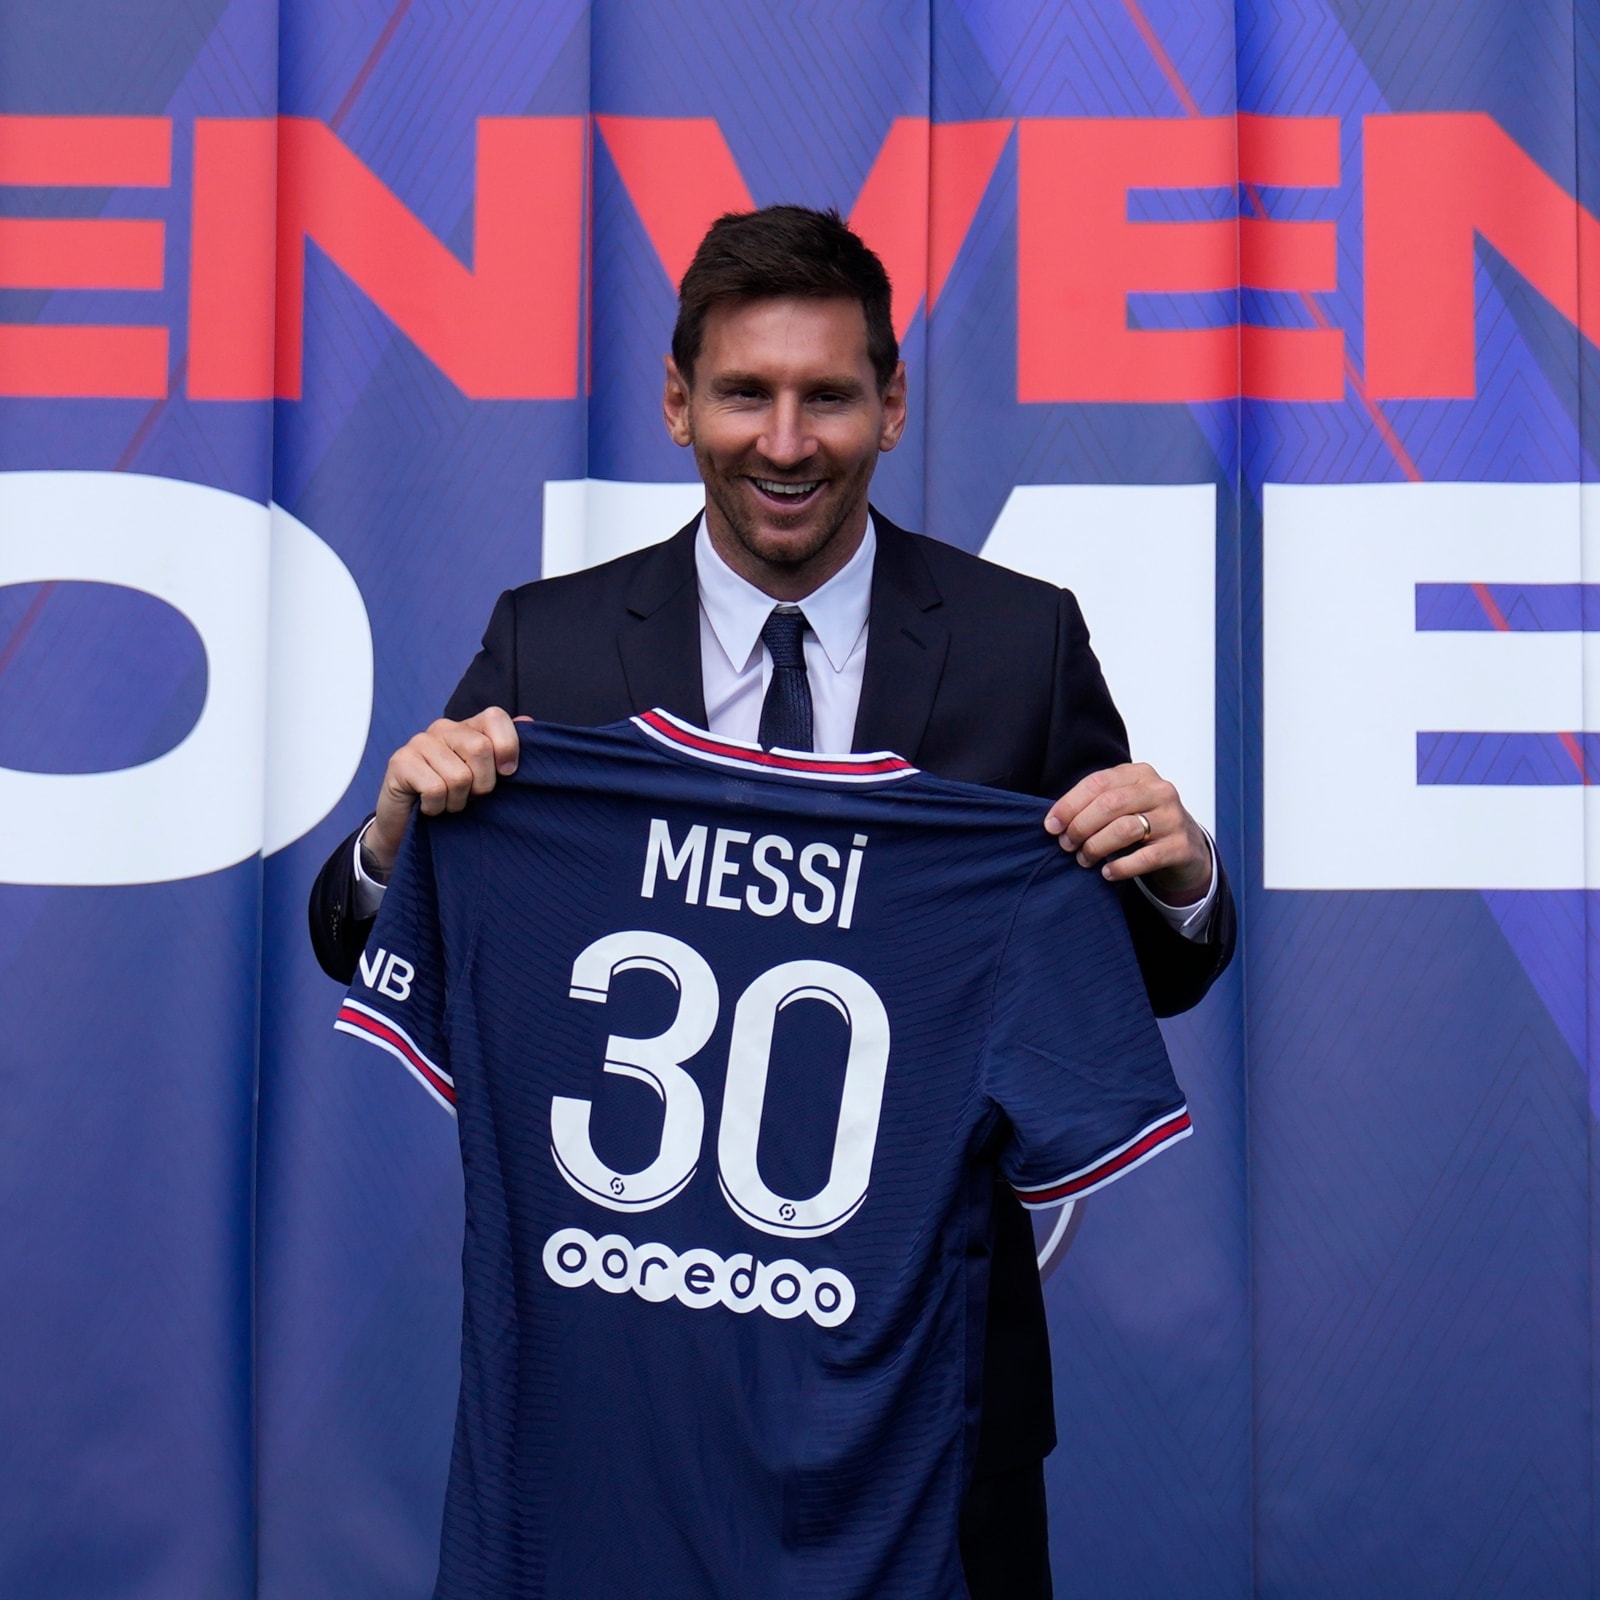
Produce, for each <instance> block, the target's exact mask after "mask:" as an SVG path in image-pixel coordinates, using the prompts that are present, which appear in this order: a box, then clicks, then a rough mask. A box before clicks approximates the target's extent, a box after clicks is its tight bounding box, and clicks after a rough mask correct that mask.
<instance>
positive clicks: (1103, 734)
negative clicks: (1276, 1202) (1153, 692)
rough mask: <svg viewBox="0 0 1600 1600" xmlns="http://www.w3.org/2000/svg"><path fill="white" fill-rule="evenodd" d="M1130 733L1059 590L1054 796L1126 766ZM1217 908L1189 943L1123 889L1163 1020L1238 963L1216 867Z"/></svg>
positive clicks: (1068, 599)
mask: <svg viewBox="0 0 1600 1600" xmlns="http://www.w3.org/2000/svg"><path fill="white" fill-rule="evenodd" d="M1129 759H1130V757H1129V754H1128V734H1127V729H1126V728H1125V727H1124V725H1123V721H1122V717H1121V715H1120V714H1119V713H1118V711H1117V708H1116V705H1115V704H1114V703H1113V702H1112V699H1111V691H1110V690H1109V689H1107V688H1106V681H1105V677H1104V676H1103V674H1102V673H1101V671H1100V663H1099V662H1098V661H1097V660H1096V659H1095V654H1094V650H1093V649H1092V648H1091V646H1090V643H1089V630H1088V627H1087V626H1086V625H1085V623H1084V620H1083V613H1082V611H1080V610H1079V609H1078V602H1077V600H1076V599H1074V597H1073V596H1072V594H1071V592H1070V591H1068V590H1065V589H1063V590H1062V591H1061V603H1060V609H1059V612H1058V615H1057V626H1056V679H1055V689H1054V694H1053V697H1052V702H1051V718H1050V733H1049V742H1048V745H1047V748H1046V754H1045V777H1046V782H1047V785H1048V788H1049V792H1050V793H1051V794H1053V795H1063V794H1065V793H1066V792H1067V790H1068V789H1070V788H1071V787H1072V786H1073V784H1075V783H1077V782H1078V781H1079V780H1080V779H1081V778H1084V777H1087V776H1088V775H1089V773H1091V772H1098V771H1100V770H1101V769H1102V768H1104V767H1114V766H1119V765H1121V763H1123V762H1125V761H1127V760H1129ZM1217 870H1218V874H1219V881H1218V884H1217V906H1216V911H1215V912H1214V914H1213V917H1212V923H1211V930H1210V937H1209V938H1207V939H1206V940H1205V941H1204V942H1202V943H1197V942H1195V941H1194V940H1191V939H1185V938H1184V937H1183V935H1182V934H1181V933H1179V932H1178V931H1177V930H1176V929H1175V928H1173V927H1171V926H1170V925H1169V924H1168V923H1167V922H1166V921H1165V920H1164V919H1163V918H1162V916H1161V913H1160V912H1159V911H1157V910H1156V908H1155V907H1154V906H1152V905H1151V904H1150V902H1149V901H1148V900H1147V899H1146V898H1145V897H1144V896H1143V895H1142V894H1140V893H1139V891H1138V890H1137V889H1136V888H1135V887H1134V886H1133V885H1132V884H1131V883H1125V884H1122V885H1120V886H1119V889H1118V893H1119V895H1120V896H1121V899H1122V911H1123V915H1124V917H1125V918H1126V919H1127V924H1128V932H1129V933H1130V934H1131V935H1132V937H1133V950H1134V954H1135V955H1136V956H1137V957H1138V961H1139V970H1140V972H1141V973H1143V974H1144V982H1145V991H1146V993H1147V994H1148V995H1149V996H1150V1004H1151V1007H1152V1008H1153V1009H1154V1011H1155V1014H1156V1015H1157V1016H1158V1017H1170V1016H1175V1015H1176V1014H1177V1013H1178V1012H1180V1011H1187V1010H1189V1009H1190V1008H1191V1007H1192V1006H1197V1005H1199V1003H1200V1002H1201V1001H1202V1000H1203V999H1204V998H1205V996H1206V992H1207V990H1209V989H1210V987H1211V985H1212V984H1213V983H1215V982H1216V980H1217V979H1218V977H1220V976H1221V974H1222V972H1223V970H1224V969H1225V968H1226V967H1227V965H1228V963H1229V962H1230V961H1231V960H1232V959H1233V949H1234V944H1235V941H1236V937H1237V928H1238V920H1237V917H1236V914H1235V911H1234V905H1233V893H1232V890H1231V888H1230V886H1229V883H1228V875H1227V873H1226V872H1225V871H1223V869H1222V864H1221V860H1220V858H1219V860H1218V864H1217Z"/></svg>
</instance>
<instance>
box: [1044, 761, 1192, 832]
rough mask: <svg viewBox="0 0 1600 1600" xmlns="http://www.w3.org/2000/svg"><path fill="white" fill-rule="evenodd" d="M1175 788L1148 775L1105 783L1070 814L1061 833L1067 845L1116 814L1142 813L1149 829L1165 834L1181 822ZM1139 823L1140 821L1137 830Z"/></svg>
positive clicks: (1179, 825)
mask: <svg viewBox="0 0 1600 1600" xmlns="http://www.w3.org/2000/svg"><path fill="white" fill-rule="evenodd" d="M1177 799H1178V791H1177V790H1176V789H1174V788H1173V787H1172V785H1171V784H1170V783H1168V782H1167V781H1166V780H1165V779H1164V778H1157V777H1154V776H1151V777H1149V778H1141V779H1138V780H1136V781H1134V782H1130V783H1124V784H1118V785H1115V786H1108V787H1107V788H1104V789H1102V790H1101V791H1100V793H1099V794H1097V795H1096V796H1095V797H1094V799H1092V800H1091V801H1090V802H1089V803H1088V804H1087V805H1086V806H1084V808H1083V809H1082V810H1081V811H1080V812H1079V813H1078V814H1077V816H1076V817H1074V818H1073V821H1072V826H1071V827H1070V828H1068V829H1067V831H1066V832H1065V833H1064V834H1063V835H1062V840H1063V842H1064V843H1065V842H1066V841H1067V840H1069V839H1070V840H1071V841H1072V843H1071V844H1068V845H1067V848H1068V849H1071V848H1073V847H1074V846H1075V845H1076V844H1080V843H1081V842H1082V841H1083V840H1085V839H1088V838H1092V837H1093V836H1094V835H1095V834H1097V833H1099V832H1100V831H1101V830H1102V829H1104V828H1108V827H1110V825H1111V824H1112V823H1113V822H1115V821H1116V820H1117V819H1118V818H1119V817H1139V816H1145V817H1149V819H1150V830H1151V832H1152V833H1153V834H1154V833H1160V834H1168V833H1172V832H1174V831H1175V830H1176V829H1178V828H1179V827H1181V826H1182V817H1183V809H1182V807H1181V806H1179V805H1178V803H1177ZM1142 827H1143V825H1142V824H1141V831H1142Z"/></svg>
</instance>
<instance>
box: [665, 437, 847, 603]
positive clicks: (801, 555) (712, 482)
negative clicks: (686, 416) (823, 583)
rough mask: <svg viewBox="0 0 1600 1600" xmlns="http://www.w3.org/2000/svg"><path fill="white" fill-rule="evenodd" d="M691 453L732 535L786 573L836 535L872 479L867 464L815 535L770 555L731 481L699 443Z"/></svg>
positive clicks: (708, 495) (810, 558) (757, 556)
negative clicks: (799, 543) (717, 468)
mask: <svg viewBox="0 0 1600 1600" xmlns="http://www.w3.org/2000/svg"><path fill="white" fill-rule="evenodd" d="M694 454H695V463H696V465H697V466H698V467H699V468H700V478H701V481H702V482H703V483H704V484H705V486H706V498H707V499H708V500H709V501H710V502H711V503H712V504H713V505H714V506H715V507H716V508H717V511H718V512H719V513H720V515H721V517H722V520H723V521H724V522H725V523H726V524H727V525H728V528H729V529H730V530H731V531H732V533H733V536H734V538H735V539H737V540H738V541H739V543H740V544H741V545H742V546H743V547H744V548H745V550H746V551H748V552H749V554H750V555H751V556H752V557H754V559H755V560H757V561H759V562H761V563H763V564H764V565H766V566H770V567H778V568H781V569H782V570H784V571H786V572H794V571H797V570H798V569H799V568H801V567H804V566H806V565H807V564H808V563H809V562H812V561H815V560H816V559H817V557H818V556H820V555H821V554H822V553H823V551H825V550H826V549H827V548H828V547H829V546H830V545H831V544H832V543H833V541H834V540H835V539H836V538H838V536H839V533H840V531H841V530H842V529H843V527H844V525H845V523H847V522H848V521H849V520H850V518H851V517H852V516H853V515H854V514H855V512H856V510H857V509H858V508H859V507H860V506H861V504H862V503H863V502H864V501H865V499H866V494H867V485H868V484H869V483H870V482H871V481H872V472H871V469H870V467H868V468H867V469H866V470H865V471H862V472H859V473H858V474H857V475H856V480H855V481H851V482H850V483H848V484H847V486H846V492H845V493H843V494H841V495H840V497H839V500H838V503H837V505H836V506H835V508H834V513H833V515H832V516H831V517H830V518H829V519H828V520H827V521H826V522H825V523H823V525H822V527H821V529H820V530H819V531H818V533H817V535H816V536H815V538H813V539H811V540H808V541H807V543H806V544H804V545H801V546H794V545H789V546H786V547H785V548H784V549H783V551H782V553H781V554H773V553H772V552H770V551H767V550H764V549H762V547H761V543H760V533H759V524H758V523H757V521H756V518H755V516H754V515H753V514H752V512H751V510H750V508H749V507H748V506H747V505H746V504H745V503H744V501H743V499H742V498H741V496H740V494H739V492H738V491H737V490H736V489H735V488H734V487H733V484H732V483H731V482H730V481H729V479H728V478H727V477H725V476H723V474H722V473H720V472H719V471H717V470H716V468H715V466H714V464H713V463H712V462H711V461H710V459H709V458H708V456H707V455H706V453H705V452H703V451H702V450H701V449H700V447H699V445H698V444H697V445H695V447H694ZM771 476H772V477H774V478H781V477H782V476H783V475H782V474H781V473H777V472H774V473H772V474H771ZM824 492H826V491H824Z"/></svg>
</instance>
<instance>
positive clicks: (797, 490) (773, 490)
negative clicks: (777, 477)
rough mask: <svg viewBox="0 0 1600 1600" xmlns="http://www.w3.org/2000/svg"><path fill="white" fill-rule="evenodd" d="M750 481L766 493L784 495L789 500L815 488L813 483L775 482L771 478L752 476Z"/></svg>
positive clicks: (808, 492)
mask: <svg viewBox="0 0 1600 1600" xmlns="http://www.w3.org/2000/svg"><path fill="white" fill-rule="evenodd" d="M751 481H752V482H753V483H754V484H755V486H756V487H757V488H758V489H761V490H764V491H765V492H766V493H767V494H779V495H784V496H786V497H787V498H789V499H791V500H798V499H800V498H801V497H802V496H803V495H808V494H810V493H811V491H812V490H813V489H815V488H816V484H815V483H775V482H773V480H772V479H771V478H754V479H752V480H751Z"/></svg>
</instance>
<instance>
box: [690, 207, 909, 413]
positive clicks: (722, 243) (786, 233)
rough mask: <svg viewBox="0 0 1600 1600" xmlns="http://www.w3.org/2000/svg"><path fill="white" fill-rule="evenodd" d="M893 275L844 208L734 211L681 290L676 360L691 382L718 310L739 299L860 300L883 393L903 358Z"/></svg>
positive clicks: (705, 244) (704, 246) (714, 232)
mask: <svg viewBox="0 0 1600 1600" xmlns="http://www.w3.org/2000/svg"><path fill="white" fill-rule="evenodd" d="M890 293H891V291H890V287H889V274H888V273H887V272H885V271H884V270H883V263H882V262H881V261H880V260H879V259H878V258H877V256H875V255H874V254H873V253H872V251H871V250H869V249H868V248H867V246H866V245H865V244H864V243H863V242H862V240H861V236H860V235H859V234H856V233H853V232H851V230H850V228H849V227H848V226H847V225H846V223H845V221H844V219H843V218H842V217H841V216H840V215H839V213H838V212H837V211H832V210H829V211H813V210H811V209H810V207H808V206H765V207H763V208H762V209H761V210H760V211H729V212H727V213H726V214H725V215H723V216H720V217H718V218H717V220H716V221H715V222H713V223H712V224H711V228H710V231H709V232H708V233H707V234H706V236H705V238H703V239H702V240H701V241H700V246H699V248H698V249H697V250H696V251H695V253H694V260H693V261H691V262H690V263H689V270H688V271H687V272H686V273H684V275H683V282H682V283H681V284H679V285H678V321H677V325H676V326H675V327H674V328H673V330H672V359H673V361H674V362H675V363H676V364H677V368H678V371H679V372H680V373H681V374H682V375H683V380H684V382H685V383H691V384H692V383H693V382H694V364H695V361H696V359H697V358H698V357H699V355H700V347H701V345H702V344H703V342H704V340H705V330H706V317H707V316H708V315H709V313H710V311H711V309H712V307H713V306H718V305H723V304H725V303H727V302H729V301H737V300H780V299H788V298H791V297H792V298H794V299H802V300H855V301H857V302H859V304H860V306H861V310H862V312H863V314H864V315H865V316H866V319H867V358H868V360H870V361H871V362H872V370H873V371H874V372H875V373H876V374H877V378H878V389H879V392H880V393H881V392H882V391H884V390H886V389H887V388H888V387H889V381H890V379H892V378H893V377H894V371H895V367H896V365H897V364H898V362H899V360H900V341H899V340H898V339H896V338H895V336H894V319H893V317H892V316H891V314H890Z"/></svg>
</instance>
